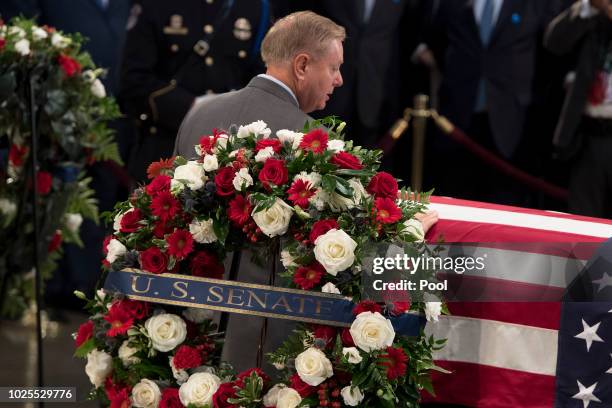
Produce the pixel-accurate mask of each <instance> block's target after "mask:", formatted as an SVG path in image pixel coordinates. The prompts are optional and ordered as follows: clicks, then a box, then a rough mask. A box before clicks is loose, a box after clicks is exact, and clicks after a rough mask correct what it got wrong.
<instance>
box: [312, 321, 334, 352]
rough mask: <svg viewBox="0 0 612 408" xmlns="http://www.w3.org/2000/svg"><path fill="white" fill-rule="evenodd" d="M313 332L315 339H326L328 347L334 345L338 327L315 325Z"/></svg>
mask: <svg viewBox="0 0 612 408" xmlns="http://www.w3.org/2000/svg"><path fill="white" fill-rule="evenodd" d="M313 333H314V337H315V339H322V340H325V346H326V347H329V346H331V345H333V344H334V340H336V329H335V328H333V327H331V326H315V328H314V330H313Z"/></svg>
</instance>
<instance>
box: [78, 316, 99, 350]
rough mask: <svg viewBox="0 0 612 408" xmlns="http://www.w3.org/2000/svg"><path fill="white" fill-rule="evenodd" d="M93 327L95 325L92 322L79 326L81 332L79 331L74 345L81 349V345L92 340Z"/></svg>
mask: <svg viewBox="0 0 612 408" xmlns="http://www.w3.org/2000/svg"><path fill="white" fill-rule="evenodd" d="M93 327H94V324H93V322H92V321H91V320H88V321H86V322H85V323H83V324H82V325H80V326H79V330H78V331H77V335H76V339H74V344H75V345H76V346H77V347H80V346H81V344H83V343H85V342H86V341H87V340H89V339H90V338H91V336H92V335H93Z"/></svg>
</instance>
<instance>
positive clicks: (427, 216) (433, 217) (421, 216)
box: [414, 210, 438, 234]
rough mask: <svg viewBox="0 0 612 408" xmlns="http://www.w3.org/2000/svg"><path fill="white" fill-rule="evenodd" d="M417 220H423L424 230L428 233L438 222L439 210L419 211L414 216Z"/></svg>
mask: <svg viewBox="0 0 612 408" xmlns="http://www.w3.org/2000/svg"><path fill="white" fill-rule="evenodd" d="M414 218H416V219H417V220H419V221H421V224H422V225H423V232H424V233H425V234H427V231H429V229H430V228H431V227H432V226H433V225H434V224H435V223H436V222H438V212H437V211H435V210H431V211H428V212H426V213H418V214H416V215H415V216H414Z"/></svg>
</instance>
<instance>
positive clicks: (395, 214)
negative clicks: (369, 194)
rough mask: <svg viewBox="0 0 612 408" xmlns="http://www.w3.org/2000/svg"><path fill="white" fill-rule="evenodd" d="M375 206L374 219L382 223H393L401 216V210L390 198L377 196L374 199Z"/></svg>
mask: <svg viewBox="0 0 612 408" xmlns="http://www.w3.org/2000/svg"><path fill="white" fill-rule="evenodd" d="M374 206H375V207H376V221H378V222H381V223H383V224H393V223H394V222H398V221H399V220H400V219H401V218H402V210H401V209H400V208H399V207H398V206H397V204H395V201H393V200H392V199H390V198H381V197H379V198H377V199H376V200H374Z"/></svg>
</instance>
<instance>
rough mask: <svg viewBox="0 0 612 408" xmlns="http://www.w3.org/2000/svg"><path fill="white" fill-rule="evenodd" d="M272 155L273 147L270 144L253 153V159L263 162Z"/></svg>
mask: <svg viewBox="0 0 612 408" xmlns="http://www.w3.org/2000/svg"><path fill="white" fill-rule="evenodd" d="M272 156H274V148H273V147H272V146H268V147H264V148H263V149H261V150H260V151H258V152H257V154H256V155H255V161H256V162H257V163H263V162H265V161H266V160H268V159H269V158H270V157H272Z"/></svg>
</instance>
